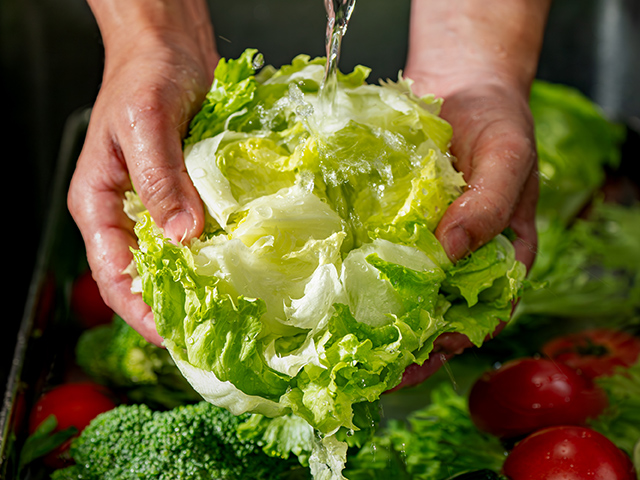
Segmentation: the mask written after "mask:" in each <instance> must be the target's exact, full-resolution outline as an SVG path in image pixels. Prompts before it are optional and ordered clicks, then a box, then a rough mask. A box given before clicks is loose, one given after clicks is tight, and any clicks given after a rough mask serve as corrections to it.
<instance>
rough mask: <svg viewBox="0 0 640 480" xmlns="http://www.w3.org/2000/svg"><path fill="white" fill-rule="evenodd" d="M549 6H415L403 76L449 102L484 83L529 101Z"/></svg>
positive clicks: (423, 2) (511, 1) (420, 1)
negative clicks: (466, 90) (448, 99)
mask: <svg viewBox="0 0 640 480" xmlns="http://www.w3.org/2000/svg"><path fill="white" fill-rule="evenodd" d="M549 3H550V0H534V1H529V0H497V1H494V2H478V1H477V0H457V1H451V0H430V1H427V0H413V3H412V13H411V26H410V36H409V51H408V56H407V64H406V69H405V75H406V76H407V77H408V78H412V79H414V80H415V81H417V82H419V84H418V85H417V87H418V88H428V89H429V91H428V92H426V91H423V92H419V93H434V94H436V95H438V96H442V97H446V96H448V95H451V94H453V93H455V92H456V91H459V90H461V89H465V88H469V87H470V86H472V85H473V84H477V83H478V82H482V83H484V84H493V85H496V86H499V87H501V88H504V87H506V88H509V89H511V90H517V91H519V92H521V93H522V94H523V96H524V97H528V92H529V88H530V85H531V82H532V81H533V78H534V77H535V73H536V69H537V64H538V58H539V53H540V48H541V46H542V39H543V35H544V27H545V24H546V18H547V14H548V8H549Z"/></svg>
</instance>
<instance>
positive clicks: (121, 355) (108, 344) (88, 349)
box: [76, 316, 202, 408]
mask: <svg viewBox="0 0 640 480" xmlns="http://www.w3.org/2000/svg"><path fill="white" fill-rule="evenodd" d="M76 363H77V364H78V365H79V366H80V367H81V368H82V369H83V370H84V371H85V373H87V374H88V375H89V376H90V377H91V378H92V379H93V380H95V381H97V382H100V383H103V384H105V385H108V386H110V387H116V388H118V389H123V390H124V391H125V392H126V394H127V396H128V397H129V399H130V400H131V401H134V402H144V403H146V404H148V405H150V406H152V407H153V408H173V407H177V406H179V405H183V404H185V403H194V402H198V401H201V400H202V397H200V395H198V393H197V392H196V391H195V390H193V388H192V387H191V385H189V383H188V382H187V381H186V380H185V378H184V377H183V376H182V374H181V373H180V371H179V370H178V368H177V367H176V365H175V362H174V361H173V359H172V358H171V356H170V354H169V353H168V352H167V351H166V350H165V349H163V348H159V347H156V346H155V345H153V344H150V343H148V342H147V341H146V340H145V339H144V337H142V336H141V335H140V334H139V333H138V332H136V331H135V330H134V329H133V328H131V327H130V326H129V325H128V324H127V323H125V321H124V320H122V319H121V318H120V317H118V316H115V317H114V320H113V322H112V323H110V324H108V325H100V326H97V327H93V328H91V329H89V330H85V331H83V332H82V334H81V335H80V337H79V338H78V342H77V344H76Z"/></svg>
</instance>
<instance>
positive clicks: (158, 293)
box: [126, 50, 525, 478]
mask: <svg viewBox="0 0 640 480" xmlns="http://www.w3.org/2000/svg"><path fill="white" fill-rule="evenodd" d="M255 56H256V52H255V50H247V51H246V52H245V53H244V54H243V55H242V56H241V57H240V58H239V59H236V60H229V61H226V60H225V61H223V62H221V64H220V66H219V67H218V69H217V71H216V74H215V81H214V83H213V85H212V87H211V91H210V92H209V95H208V97H207V100H206V102H205V104H204V105H203V108H202V110H201V111H200V113H199V114H198V115H196V117H195V118H194V120H193V122H192V124H191V127H190V135H189V136H188V137H187V139H186V140H185V152H184V153H185V164H186V168H187V171H188V172H189V174H190V176H191V179H192V180H193V182H194V185H195V187H196V189H197V190H198V192H199V193H200V195H201V197H202V199H203V202H204V204H205V206H206V211H207V226H206V228H205V233H204V234H203V235H202V236H201V237H200V238H198V239H195V240H193V241H192V242H191V243H190V244H189V245H185V246H178V245H175V244H173V243H171V242H169V241H168V240H167V239H166V238H165V237H164V236H163V234H162V232H161V230H160V229H159V228H158V227H157V226H156V225H155V224H154V222H153V220H152V219H151V217H150V215H149V214H148V212H146V211H145V210H144V207H143V206H141V204H140V201H139V199H138V198H137V197H136V195H135V194H133V193H131V194H129V195H128V199H127V202H126V211H127V212H128V213H129V214H130V215H131V216H132V218H134V219H135V220H136V227H135V231H136V234H137V236H138V239H139V248H138V249H137V250H135V251H134V257H135V263H136V266H137V273H138V275H139V276H138V277H137V278H135V281H134V284H135V285H136V291H139V292H140V293H141V294H142V296H143V298H144V300H145V301H146V302H147V303H148V304H149V305H151V307H152V309H153V312H154V317H155V320H156V326H157V329H158V332H159V333H160V335H161V336H163V338H164V339H165V345H166V347H167V349H168V351H169V352H170V354H171V355H172V357H173V359H174V360H175V362H176V364H177V366H178V367H179V369H180V370H181V372H182V374H183V375H184V376H185V377H186V378H187V379H188V380H189V382H190V383H191V384H192V385H193V387H194V388H195V390H197V391H198V393H200V394H201V395H202V397H203V398H204V399H205V400H207V401H209V402H211V403H213V404H215V405H217V406H220V407H224V408H227V409H229V410H230V411H231V412H232V413H234V414H242V413H244V412H251V413H255V414H259V415H264V416H266V417H279V416H283V415H293V416H295V417H297V418H300V419H302V420H304V421H306V422H307V423H308V424H309V425H310V426H311V427H312V428H313V429H314V430H315V431H316V433H317V434H318V435H319V437H318V440H317V441H315V442H313V445H311V446H308V449H310V451H311V453H310V455H309V464H310V468H311V471H312V473H313V474H314V476H315V478H341V474H340V471H341V470H342V468H343V466H344V462H345V461H346V451H347V449H348V447H349V445H350V441H349V439H351V440H352V442H353V441H355V440H354V439H356V438H357V439H358V440H357V441H358V442H361V441H363V439H366V438H368V437H369V436H370V435H371V434H372V433H373V431H374V430H375V427H376V425H377V420H376V418H375V415H374V413H375V408H376V407H375V405H377V403H376V402H377V401H378V399H379V398H380V395H381V394H382V393H383V392H385V391H387V390H389V389H391V388H392V387H394V386H396V385H397V384H398V383H399V382H400V380H401V378H402V374H403V372H404V370H405V368H406V367H407V366H408V365H410V364H413V363H418V364H421V363H423V362H424V361H425V360H426V359H427V358H428V357H429V355H430V354H431V351H432V349H433V342H434V340H435V339H436V338H437V337H438V336H439V335H440V334H442V333H445V332H460V333H463V334H466V335H468V336H469V338H470V339H471V340H472V342H474V343H475V344H476V345H481V344H482V342H483V341H484V339H485V338H486V336H487V335H488V334H490V333H492V332H493V330H494V329H495V327H496V326H497V325H498V323H499V322H500V320H505V321H506V320H508V319H509V316H510V313H511V308H512V303H513V301H514V300H515V299H516V298H517V297H518V296H519V295H520V293H521V291H522V289H523V286H524V276H525V269H524V266H523V265H522V264H520V263H519V262H517V261H516V260H515V256H514V249H513V246H512V245H511V243H510V242H509V241H507V240H506V238H504V237H502V236H498V237H497V238H496V239H494V240H493V241H491V242H489V243H488V244H487V245H485V246H484V247H482V248H480V249H479V250H478V251H477V252H475V253H473V254H472V255H470V256H469V257H468V258H467V259H465V260H463V261H461V262H458V263H457V264H455V265H454V264H452V263H451V262H450V261H449V260H448V258H447V256H446V254H445V252H444V250H443V248H442V246H441V245H440V244H439V243H438V241H437V240H436V238H435V235H434V233H433V232H434V230H435V228H436V225H437V223H438V221H439V220H440V218H441V217H442V215H443V214H444V212H445V210H446V208H447V207H448V205H449V204H450V203H451V202H452V201H453V200H454V199H455V198H457V197H458V196H459V195H460V193H461V189H462V187H463V186H464V182H463V180H462V177H461V174H460V173H458V172H456V170H455V169H454V168H453V165H452V160H453V158H452V157H451V155H450V153H449V151H448V146H449V142H450V139H451V127H450V125H449V124H448V123H446V122H445V121H444V120H443V119H442V118H440V117H439V115H438V114H439V110H440V101H439V100H437V99H435V98H433V97H431V96H427V97H423V98H418V97H417V96H415V95H414V94H413V93H412V91H411V88H410V87H411V83H410V82H409V81H408V80H405V79H403V78H402V77H400V78H399V79H398V81H396V82H392V81H388V82H383V83H381V84H380V85H370V84H367V83H365V80H366V77H367V74H368V69H366V68H364V67H358V68H356V69H355V70H354V71H353V72H352V73H350V74H346V75H345V74H342V73H341V74H340V75H339V76H338V81H339V86H340V88H339V89H338V97H337V102H336V106H337V108H336V110H335V115H334V116H331V117H323V116H322V115H320V114H318V113H317V112H321V111H322V108H321V105H320V104H319V102H320V96H319V95H318V91H319V88H320V85H321V82H322V78H323V75H324V59H310V58H309V57H306V56H302V55H301V56H298V57H296V58H295V59H294V60H293V61H292V63H291V64H290V65H286V66H284V67H282V68H280V69H277V70H276V69H274V68H272V67H265V68H264V69H262V70H261V71H260V72H259V73H257V74H255V73H254V70H253V66H254V60H255Z"/></svg>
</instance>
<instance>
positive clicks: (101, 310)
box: [70, 270, 114, 328]
mask: <svg viewBox="0 0 640 480" xmlns="http://www.w3.org/2000/svg"><path fill="white" fill-rule="evenodd" d="M70 305H71V311H72V312H73V314H74V316H75V318H77V319H78V321H79V322H80V324H81V325H82V326H83V327H85V328H91V327H95V326H97V325H104V324H108V323H110V322H111V321H112V320H113V315H114V312H113V310H112V309H111V308H110V307H109V306H108V305H107V304H106V303H105V301H104V300H103V299H102V296H101V295H100V290H99V288H98V284H97V283H96V281H95V280H94V278H93V276H92V275H91V271H90V270H86V271H84V272H83V273H81V274H80V275H79V276H78V277H77V278H76V279H75V280H74V282H73V286H72V288H71V299H70Z"/></svg>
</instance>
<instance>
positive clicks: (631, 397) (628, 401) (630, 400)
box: [590, 362, 640, 458]
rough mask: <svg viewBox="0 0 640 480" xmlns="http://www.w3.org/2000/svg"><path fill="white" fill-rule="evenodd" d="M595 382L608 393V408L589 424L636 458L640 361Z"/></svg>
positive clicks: (639, 438) (639, 429) (639, 427)
mask: <svg viewBox="0 0 640 480" xmlns="http://www.w3.org/2000/svg"><path fill="white" fill-rule="evenodd" d="M596 382H597V383H598V384H599V385H600V386H601V387H602V388H603V389H604V390H605V392H607V395H608V396H609V407H608V408H607V410H605V411H604V413H603V414H602V415H600V416H599V417H598V418H595V419H592V420H590V426H591V427H592V428H594V429H595V430H597V431H599V432H600V433H602V434H603V435H605V436H606V437H607V438H609V439H610V440H611V441H612V442H613V443H615V444H616V445H617V446H618V447H619V448H621V449H622V450H624V451H625V452H627V453H628V454H629V455H630V456H631V457H632V458H633V452H634V448H635V446H636V445H637V444H638V442H640V362H638V363H636V364H635V365H633V366H631V367H629V368H620V369H619V370H618V371H617V373H616V374H615V375H612V376H609V377H600V378H597V379H596Z"/></svg>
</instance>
